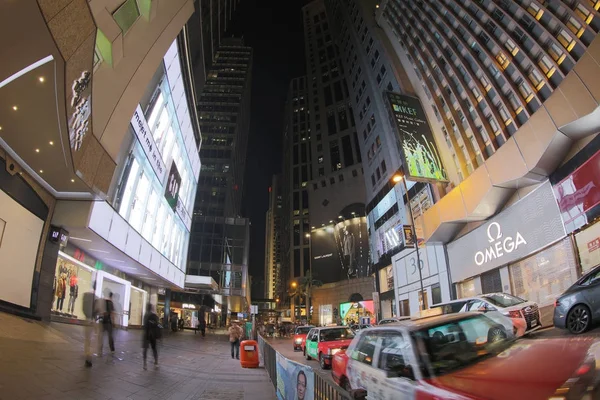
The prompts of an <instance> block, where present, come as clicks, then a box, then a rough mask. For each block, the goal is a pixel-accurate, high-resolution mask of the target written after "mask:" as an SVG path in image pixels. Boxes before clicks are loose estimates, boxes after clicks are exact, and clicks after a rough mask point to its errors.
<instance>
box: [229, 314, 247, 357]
mask: <svg viewBox="0 0 600 400" xmlns="http://www.w3.org/2000/svg"><path fill="white" fill-rule="evenodd" d="M243 334H244V332H243V331H242V328H240V327H239V325H238V324H237V323H235V322H232V323H231V326H230V327H229V342H230V343H231V358H234V350H235V358H237V359H238V360H239V359H240V340H241V339H242V335H243Z"/></svg>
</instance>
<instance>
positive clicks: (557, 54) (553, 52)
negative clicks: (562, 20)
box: [548, 31, 566, 65]
mask: <svg viewBox="0 0 600 400" xmlns="http://www.w3.org/2000/svg"><path fill="white" fill-rule="evenodd" d="M561 32H564V31H561ZM548 46H549V47H548V54H550V57H552V58H553V59H554V61H556V63H557V64H558V65H560V64H561V63H562V62H563V60H564V59H565V57H566V55H565V53H564V52H563V51H562V49H561V48H560V47H558V46H557V45H556V44H555V43H554V42H549V43H548Z"/></svg>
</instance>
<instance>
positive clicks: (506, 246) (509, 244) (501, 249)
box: [475, 222, 527, 265]
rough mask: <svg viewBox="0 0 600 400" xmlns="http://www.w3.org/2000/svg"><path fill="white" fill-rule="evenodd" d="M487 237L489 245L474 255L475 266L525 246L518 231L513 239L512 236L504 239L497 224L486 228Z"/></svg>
mask: <svg viewBox="0 0 600 400" xmlns="http://www.w3.org/2000/svg"><path fill="white" fill-rule="evenodd" d="M487 236H488V242H489V243H490V245H489V247H488V248H486V249H485V250H481V251H478V252H477V253H475V264H477V265H483V264H484V263H488V262H490V261H492V260H495V259H496V258H500V257H502V256H503V255H505V254H510V253H512V252H513V251H515V250H517V249H518V248H519V246H521V245H524V244H527V241H526V240H525V238H524V237H523V235H521V233H519V231H517V233H516V234H515V237H514V238H513V237H512V236H506V237H504V235H503V234H502V228H501V227H500V224H499V223H497V222H492V223H491V224H490V225H489V226H488V228H487Z"/></svg>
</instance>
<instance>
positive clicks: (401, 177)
mask: <svg viewBox="0 0 600 400" xmlns="http://www.w3.org/2000/svg"><path fill="white" fill-rule="evenodd" d="M392 182H394V183H399V182H402V186H403V187H404V193H406V206H407V207H408V215H409V216H410V223H411V226H412V236H413V237H412V240H413V243H414V244H415V249H416V253H417V269H418V270H419V284H420V285H421V304H422V308H423V309H425V308H426V307H425V289H423V273H422V272H421V257H420V255H419V241H418V239H417V230H416V228H415V219H414V217H413V213H412V207H411V206H410V197H409V196H408V186H407V185H406V179H405V178H404V175H401V174H399V173H397V174H395V175H394V176H393V177H392Z"/></svg>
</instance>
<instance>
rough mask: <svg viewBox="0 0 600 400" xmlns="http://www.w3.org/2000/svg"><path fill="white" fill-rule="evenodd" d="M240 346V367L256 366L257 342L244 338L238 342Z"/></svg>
mask: <svg viewBox="0 0 600 400" xmlns="http://www.w3.org/2000/svg"><path fill="white" fill-rule="evenodd" d="M240 347H241V349H240V350H241V351H240V364H241V365H242V368H258V363H259V361H258V343H257V342H256V340H244V341H243V342H242V343H240Z"/></svg>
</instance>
